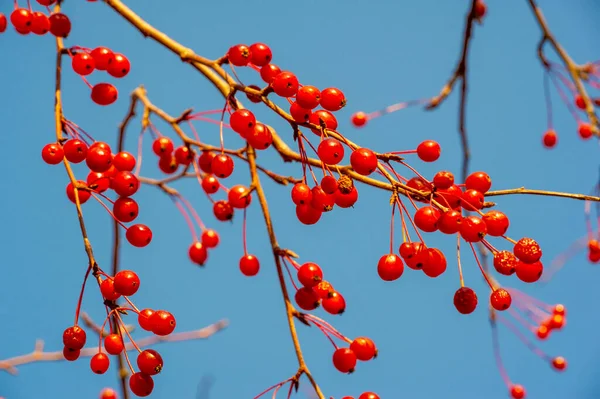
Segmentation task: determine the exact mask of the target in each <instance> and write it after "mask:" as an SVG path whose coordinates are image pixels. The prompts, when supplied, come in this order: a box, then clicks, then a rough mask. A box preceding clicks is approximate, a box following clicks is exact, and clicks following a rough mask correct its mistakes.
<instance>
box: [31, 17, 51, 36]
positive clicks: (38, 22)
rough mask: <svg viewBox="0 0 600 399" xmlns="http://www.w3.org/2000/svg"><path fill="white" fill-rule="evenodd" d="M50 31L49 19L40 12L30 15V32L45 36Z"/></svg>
mask: <svg viewBox="0 0 600 399" xmlns="http://www.w3.org/2000/svg"><path fill="white" fill-rule="evenodd" d="M49 31H50V19H49V18H48V17H47V16H46V15H45V14H44V13H42V12H39V11H36V12H34V13H33V14H31V32H33V33H35V34H36V35H45V34H46V33H48V32H49Z"/></svg>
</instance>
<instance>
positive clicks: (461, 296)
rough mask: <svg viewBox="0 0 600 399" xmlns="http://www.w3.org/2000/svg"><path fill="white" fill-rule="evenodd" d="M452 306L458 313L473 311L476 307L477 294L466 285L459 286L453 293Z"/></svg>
mask: <svg viewBox="0 0 600 399" xmlns="http://www.w3.org/2000/svg"><path fill="white" fill-rule="evenodd" d="M454 307H456V310H458V312H459V313H462V314H469V313H473V311H474V310H475V308H476V307H477V295H476V294H475V291H473V290H472V289H471V288H468V287H461V288H459V289H458V290H457V291H456V293H455V294H454Z"/></svg>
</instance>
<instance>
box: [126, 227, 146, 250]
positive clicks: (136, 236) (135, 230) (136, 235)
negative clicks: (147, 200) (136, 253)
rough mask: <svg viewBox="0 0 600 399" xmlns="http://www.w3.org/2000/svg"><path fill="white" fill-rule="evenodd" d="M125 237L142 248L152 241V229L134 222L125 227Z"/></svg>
mask: <svg viewBox="0 0 600 399" xmlns="http://www.w3.org/2000/svg"><path fill="white" fill-rule="evenodd" d="M125 238H127V241H129V243H130V244H131V245H133V246H134V247H138V248H143V247H145V246H146V245H148V244H150V242H151V241H152V230H150V228H149V227H148V226H146V225H144V224H134V225H133V226H130V227H129V228H128V229H127V232H126V233H125Z"/></svg>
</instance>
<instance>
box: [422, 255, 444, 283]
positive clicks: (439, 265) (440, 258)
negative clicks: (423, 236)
mask: <svg viewBox="0 0 600 399" xmlns="http://www.w3.org/2000/svg"><path fill="white" fill-rule="evenodd" d="M427 254H428V255H429V257H428V259H427V261H426V262H424V263H423V268H422V270H423V273H425V275H426V276H427V277H431V278H435V277H438V276H440V275H442V274H443V273H444V272H445V271H446V267H447V265H448V263H447V261H446V257H445V256H444V254H443V253H442V251H440V250H439V249H437V248H427Z"/></svg>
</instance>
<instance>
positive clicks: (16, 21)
mask: <svg viewBox="0 0 600 399" xmlns="http://www.w3.org/2000/svg"><path fill="white" fill-rule="evenodd" d="M10 22H11V23H12V24H13V26H14V27H15V29H16V30H17V32H19V33H21V34H28V33H29V32H30V31H31V24H32V22H33V15H31V12H30V11H29V10H27V9H26V8H15V10H14V11H13V12H12V13H11V14H10Z"/></svg>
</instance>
